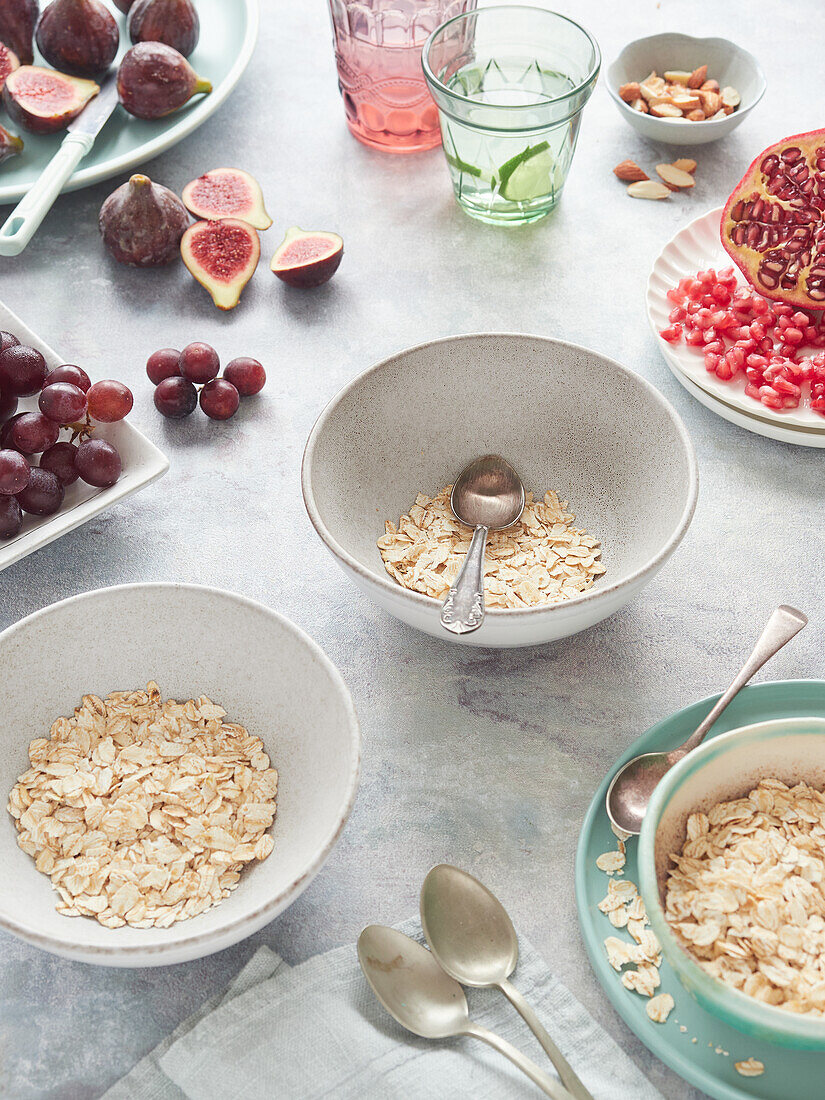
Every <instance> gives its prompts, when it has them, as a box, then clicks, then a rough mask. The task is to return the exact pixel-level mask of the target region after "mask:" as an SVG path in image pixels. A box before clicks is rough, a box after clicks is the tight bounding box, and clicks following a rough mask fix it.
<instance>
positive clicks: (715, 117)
mask: <svg viewBox="0 0 825 1100" xmlns="http://www.w3.org/2000/svg"><path fill="white" fill-rule="evenodd" d="M730 110H731V113H733V109H732V108H731V109H730ZM726 117H727V111H726V110H725V108H724V107H720V108H719V110H718V111H717V112H716V114H715V115H710V116H709V121H710V122H716V121H717V120H718V119H720V118H726Z"/></svg>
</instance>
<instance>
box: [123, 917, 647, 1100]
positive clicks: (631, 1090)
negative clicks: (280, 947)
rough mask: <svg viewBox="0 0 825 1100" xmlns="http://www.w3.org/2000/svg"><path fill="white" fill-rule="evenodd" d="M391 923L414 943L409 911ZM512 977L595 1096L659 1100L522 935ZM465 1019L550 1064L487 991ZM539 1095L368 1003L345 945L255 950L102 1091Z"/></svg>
mask: <svg viewBox="0 0 825 1100" xmlns="http://www.w3.org/2000/svg"><path fill="white" fill-rule="evenodd" d="M400 928H401V931H402V932H406V933H407V935H410V936H413V937H414V938H416V939H418V940H422V936H421V926H420V924H419V923H418V921H417V920H409V921H407V922H406V923H405V924H402V925H401V926H400ZM513 981H514V983H515V985H517V986H518V988H519V989H520V990H521V991H522V992H523V993H524V995H525V996H526V997H527V999H528V1000H529V1001H530V1003H531V1004H532V1005H533V1007H534V1008H535V1009H536V1011H537V1012H538V1014H539V1016H540V1018H541V1020H542V1022H543V1023H544V1025H545V1026H546V1028H547V1030H548V1031H549V1032H550V1034H551V1035H552V1037H553V1039H554V1040H555V1041H556V1043H557V1044H558V1046H559V1047H560V1048H561V1050H562V1051H563V1053H564V1054H565V1056H566V1057H567V1059H568V1060H569V1062H570V1064H571V1065H572V1066H573V1068H574V1069H575V1070H576V1072H577V1073H578V1074H579V1076H580V1077H581V1079H582V1081H583V1082H584V1083H585V1085H587V1087H588V1088H589V1089H590V1091H591V1092H592V1093H593V1096H594V1097H595V1100H662V1096H661V1093H660V1092H659V1091H658V1090H657V1089H655V1088H654V1087H653V1085H651V1084H650V1082H649V1081H648V1080H647V1078H646V1077H645V1076H644V1075H643V1074H642V1073H641V1071H640V1070H639V1069H637V1067H636V1066H635V1065H634V1063H633V1062H632V1061H631V1060H630V1059H629V1058H628V1057H627V1055H626V1054H624V1053H623V1052H622V1051H621V1050H620V1049H619V1047H618V1046H617V1045H616V1043H615V1042H614V1041H613V1040H612V1039H611V1038H610V1036H609V1035H608V1034H607V1032H606V1031H604V1030H603V1029H602V1028H601V1027H599V1025H598V1024H597V1023H596V1022H595V1020H593V1018H592V1017H591V1016H590V1015H589V1014H588V1012H587V1011H586V1010H585V1009H584V1008H583V1007H582V1005H580V1004H579V1002H578V1001H577V1000H576V999H575V997H573V995H572V994H571V993H570V992H569V990H567V989H566V988H565V987H564V986H563V985H562V984H561V983H560V982H558V981H557V980H556V979H555V978H554V977H553V976H552V975H551V974H550V972H549V970H548V969H547V966H546V965H545V963H544V961H543V960H542V959H541V957H540V956H539V955H538V953H537V952H536V951H535V950H534V949H533V947H532V946H531V945H530V944H529V943H528V942H526V941H525V940H523V939H522V941H521V957H520V959H519V965H518V968H517V970H516V972H515V974H514V975H513ZM467 999H468V1001H469V1004H470V1015H471V1017H472V1018H473V1019H474V1020H477V1021H478V1022H479V1023H482V1024H485V1025H486V1026H487V1027H489V1028H491V1029H492V1030H493V1031H496V1032H498V1033H499V1034H500V1035H503V1036H504V1038H506V1039H509V1040H510V1042H511V1043H515V1044H516V1046H518V1047H520V1048H521V1049H522V1050H523V1051H524V1052H525V1053H526V1054H528V1055H529V1056H530V1057H531V1058H532V1059H533V1060H534V1061H536V1062H538V1064H539V1065H541V1066H542V1067H543V1068H545V1069H547V1070H548V1072H551V1073H552V1068H551V1067H550V1064H549V1062H548V1060H547V1057H546V1055H545V1054H544V1052H543V1051H542V1050H541V1048H540V1047H539V1046H538V1044H537V1043H536V1041H535V1039H534V1038H533V1035H532V1033H531V1032H530V1031H529V1030H528V1028H527V1026H526V1025H525V1024H524V1022H523V1021H522V1020H521V1018H520V1017H519V1016H518V1015H517V1013H516V1012H515V1010H514V1009H513V1008H512V1007H511V1006H510V1005H509V1003H508V1002H507V1001H506V999H505V998H504V996H503V995H502V994H501V993H499V992H498V991H497V990H467ZM540 1095H541V1093H540V1092H539V1090H538V1089H537V1088H536V1087H535V1085H533V1084H531V1083H530V1081H528V1079H527V1078H526V1077H524V1076H523V1075H522V1074H521V1073H520V1072H519V1071H518V1070H517V1069H516V1068H515V1067H514V1066H512V1065H511V1064H510V1063H509V1062H508V1061H507V1060H506V1059H505V1058H503V1057H502V1056H501V1055H500V1054H497V1053H496V1052H495V1051H493V1050H491V1049H489V1048H488V1047H487V1046H486V1045H485V1044H483V1043H481V1042H479V1041H478V1040H476V1039H457V1040H446V1041H443V1042H428V1041H427V1040H424V1039H418V1038H416V1037H415V1036H413V1035H410V1033H409V1032H407V1031H405V1030H404V1029H403V1028H402V1027H400V1026H399V1025H398V1024H396V1022H395V1021H394V1020H393V1019H392V1018H391V1017H390V1016H388V1015H387V1013H386V1012H385V1011H384V1009H383V1008H382V1007H381V1006H380V1005H379V1003H378V1002H377V1001H376V999H375V997H374V996H373V994H372V991H371V990H370V988H369V987H368V985H367V983H366V981H365V979H364V977H363V975H362V974H361V970H360V968H359V966H358V959H357V956H356V952H355V947H354V945H348V946H346V947H339V948H336V949H335V950H334V951H330V952H328V953H327V954H325V955H317V956H316V957H315V958H312V959H309V960H308V961H307V962H305V963H301V964H300V965H299V966H295V967H290V966H288V965H287V964H286V963H285V962H284V961H283V959H281V958H280V957H279V956H278V955H276V954H275V953H274V952H273V951H271V950H270V949H269V948H267V947H261V948H259V949H258V951H257V952H256V953H255V955H253V957H252V958H251V959H250V961H249V962H248V963H247V965H246V966H245V967H244V968H243V970H242V971H241V972H240V974H238V976H237V977H236V978H235V980H234V981H233V982H232V984H231V985H230V986H229V988H228V989H227V990H226V991H225V992H224V993H222V994H219V995H218V996H216V997H213V998H212V1000H210V1001H207V1003H206V1004H205V1005H203V1007H202V1008H201V1009H200V1011H199V1012H196V1013H195V1015H194V1016H191V1017H190V1018H189V1019H188V1020H186V1021H184V1023H182V1024H181V1025H180V1026H179V1027H178V1028H177V1029H176V1030H175V1031H174V1032H173V1033H172V1034H171V1035H170V1036H169V1037H168V1038H167V1039H165V1040H164V1041H163V1042H162V1043H161V1044H160V1045H159V1046H158V1047H157V1048H156V1049H155V1050H154V1051H152V1052H151V1053H150V1054H148V1055H147V1056H146V1057H145V1058H144V1059H143V1060H142V1061H141V1062H138V1064H137V1065H136V1066H135V1067H134V1069H133V1070H132V1071H131V1072H130V1073H129V1074H127V1076H126V1077H124V1078H123V1080H121V1081H119V1082H118V1083H117V1084H116V1085H114V1086H113V1087H112V1088H111V1089H109V1091H108V1092H107V1093H106V1094H105V1096H104V1098H103V1100H321V1098H322V1097H324V1098H325V1100H435V1098H438V1100H447V1098H453V1097H472V1098H473V1100H536V1097H538V1096H540Z"/></svg>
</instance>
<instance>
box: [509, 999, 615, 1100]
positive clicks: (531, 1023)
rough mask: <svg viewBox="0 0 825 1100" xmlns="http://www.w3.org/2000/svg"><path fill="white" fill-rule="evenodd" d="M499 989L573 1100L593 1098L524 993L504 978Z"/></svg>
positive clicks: (591, 1099)
mask: <svg viewBox="0 0 825 1100" xmlns="http://www.w3.org/2000/svg"><path fill="white" fill-rule="evenodd" d="M499 989H500V990H501V992H502V993H503V994H504V995H505V997H506V998H507V999H508V1000H509V1002H510V1004H511V1005H512V1006H513V1008H514V1009H515V1010H516V1012H518V1014H519V1015H520V1016H521V1018H522V1019H523V1020H524V1022H525V1023H526V1024H527V1026H528V1027H529V1028H530V1030H531V1031H532V1032H533V1034H534V1035H535V1037H536V1038H537V1039H538V1041H539V1042H540V1043H541V1045H542V1048H543V1049H544V1052H545V1054H546V1055H547V1057H548V1058H549V1059H550V1061H551V1062H552V1063H553V1065H554V1066H555V1068H556V1072H557V1073H558V1075H559V1077H560V1078H561V1080H562V1084H563V1085H564V1086H565V1088H566V1089H567V1090H568V1092H569V1093H570V1095H571V1096H573V1097H574V1098H575V1100H593V1095H592V1093H590V1092H588V1091H587V1089H586V1088H585V1087H584V1085H583V1084H582V1082H581V1081H580V1080H579V1078H578V1076H577V1074H576V1072H575V1070H574V1069H573V1067H572V1066H571V1065H570V1063H569V1062H568V1061H567V1059H566V1058H565V1057H564V1055H563V1054H562V1052H561V1051H560V1050H559V1048H558V1047H557V1046H556V1044H555V1043H554V1042H553V1040H552V1039H551V1038H550V1036H549V1035H548V1034H547V1031H546V1029H545V1027H544V1025H543V1024H542V1022H541V1020H539V1018H538V1016H537V1015H536V1014H535V1012H534V1011H533V1008H532V1006H531V1005H530V1004H529V1003H528V1002H527V1001H526V1000H525V998H524V995H523V994H522V993H521V992H520V991H519V990H518V989H516V987H515V986H514V985H512V984H511V983H510V982H508V981H507V979H506V978H505V980H504V981H503V982H501V984H500V985H499Z"/></svg>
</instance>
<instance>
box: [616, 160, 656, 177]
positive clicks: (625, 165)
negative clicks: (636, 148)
mask: <svg viewBox="0 0 825 1100" xmlns="http://www.w3.org/2000/svg"><path fill="white" fill-rule="evenodd" d="M613 174H614V176H618V177H619V179H620V180H627V181H628V182H630V183H632V182H634V181H636V180H647V179H650V176H649V175H648V174H647V172H645V171H644V169H643V168H640V167H639V165H638V164H636V162H635V161H632V160H623V161H622V163H621V164H617V165H616V167H615V168H614V169H613Z"/></svg>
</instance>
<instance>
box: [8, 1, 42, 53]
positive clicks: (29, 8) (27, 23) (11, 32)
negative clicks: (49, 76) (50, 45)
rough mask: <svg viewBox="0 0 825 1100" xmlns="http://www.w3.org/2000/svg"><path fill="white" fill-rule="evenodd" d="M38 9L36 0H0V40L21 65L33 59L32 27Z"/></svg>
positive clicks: (35, 20)
mask: <svg viewBox="0 0 825 1100" xmlns="http://www.w3.org/2000/svg"><path fill="white" fill-rule="evenodd" d="M39 10H40V9H39V6H38V3H37V0H0V42H5V44H6V45H7V46H8V48H9V49H10V50H13V51H14V52H15V53H16V54H17V56H18V58H19V59H20V62H21V64H23V65H31V63H32V61H34V46H33V40H34V27H35V24H36V23H37V15H38V12H39Z"/></svg>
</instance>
